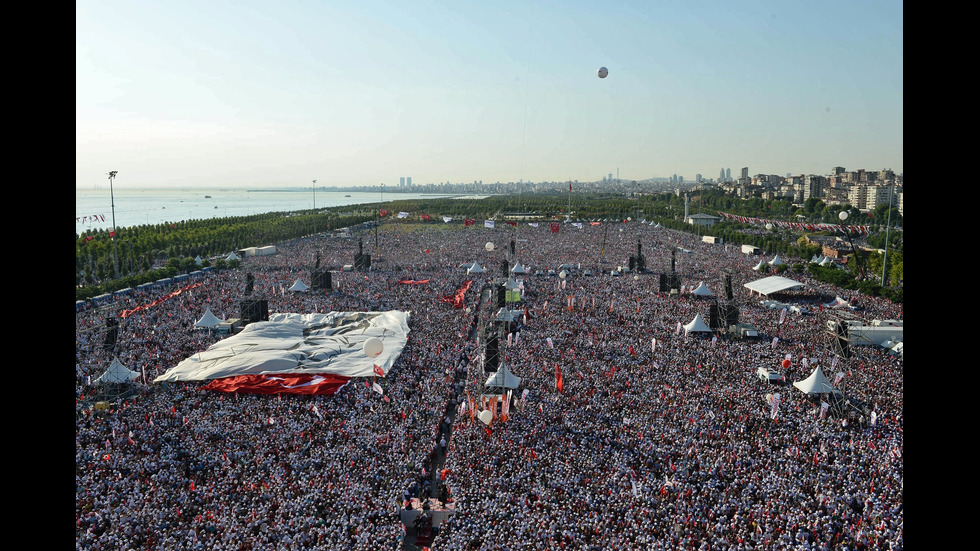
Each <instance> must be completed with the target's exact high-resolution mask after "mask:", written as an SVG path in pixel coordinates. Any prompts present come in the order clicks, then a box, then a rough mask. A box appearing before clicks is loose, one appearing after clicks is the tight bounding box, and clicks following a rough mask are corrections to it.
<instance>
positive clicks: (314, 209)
mask: <svg viewBox="0 0 980 551" xmlns="http://www.w3.org/2000/svg"><path fill="white" fill-rule="evenodd" d="M313 235H316V180H313Z"/></svg>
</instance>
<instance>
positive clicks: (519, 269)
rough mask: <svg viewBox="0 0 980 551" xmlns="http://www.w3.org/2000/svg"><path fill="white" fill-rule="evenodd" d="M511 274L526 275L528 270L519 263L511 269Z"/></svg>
mask: <svg viewBox="0 0 980 551" xmlns="http://www.w3.org/2000/svg"><path fill="white" fill-rule="evenodd" d="M510 272H511V273H513V274H526V273H527V270H525V269H524V266H521V262H520V261H517V264H514V267H513V268H511V269H510Z"/></svg>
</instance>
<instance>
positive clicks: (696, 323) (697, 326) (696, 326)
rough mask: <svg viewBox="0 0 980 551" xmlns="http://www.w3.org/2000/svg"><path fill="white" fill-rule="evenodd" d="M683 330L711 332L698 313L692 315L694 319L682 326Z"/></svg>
mask: <svg viewBox="0 0 980 551" xmlns="http://www.w3.org/2000/svg"><path fill="white" fill-rule="evenodd" d="M684 331H686V332H688V333H691V332H695V333H698V332H701V333H704V332H708V333H710V332H711V328H710V327H708V324H707V323H704V319H703V318H702V317H701V314H698V315H696V316H694V319H692V320H691V323H688V324H687V325H685V326H684Z"/></svg>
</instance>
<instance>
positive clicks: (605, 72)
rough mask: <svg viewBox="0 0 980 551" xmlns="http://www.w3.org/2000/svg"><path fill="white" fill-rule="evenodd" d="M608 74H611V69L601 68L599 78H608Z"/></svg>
mask: <svg viewBox="0 0 980 551" xmlns="http://www.w3.org/2000/svg"><path fill="white" fill-rule="evenodd" d="M608 74H609V69H606V68H605V67H599V78H606V75H608Z"/></svg>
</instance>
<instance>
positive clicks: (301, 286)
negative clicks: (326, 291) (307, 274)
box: [289, 279, 310, 292]
mask: <svg viewBox="0 0 980 551" xmlns="http://www.w3.org/2000/svg"><path fill="white" fill-rule="evenodd" d="M289 290H290V291H293V292H302V291H309V290H310V288H309V287H308V286H307V285H306V284H305V283H303V282H302V281H300V280H298V279H297V280H296V282H295V283H293V286H292V287H290V288H289Z"/></svg>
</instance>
